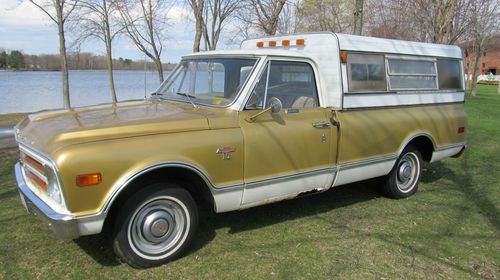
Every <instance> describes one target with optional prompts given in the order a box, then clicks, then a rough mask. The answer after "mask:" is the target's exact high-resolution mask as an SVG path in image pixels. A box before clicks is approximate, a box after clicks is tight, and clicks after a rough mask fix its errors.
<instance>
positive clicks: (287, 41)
mask: <svg viewBox="0 0 500 280" xmlns="http://www.w3.org/2000/svg"><path fill="white" fill-rule="evenodd" d="M281 45H282V46H290V40H282V41H281Z"/></svg>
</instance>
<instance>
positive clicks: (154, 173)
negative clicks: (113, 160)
mask: <svg viewBox="0 0 500 280" xmlns="http://www.w3.org/2000/svg"><path fill="white" fill-rule="evenodd" d="M167 180H169V181H175V182H176V183H178V184H179V185H180V186H181V187H183V188H185V189H186V190H187V191H188V192H189V193H190V194H191V196H192V197H193V199H194V200H195V202H196V204H197V205H198V207H199V208H201V209H203V210H207V209H208V210H209V211H210V209H211V210H212V211H213V210H214V209H215V202H214V199H213V196H212V194H211V192H210V189H209V186H208V185H207V183H206V182H205V180H203V178H202V177H201V176H200V175H199V174H197V173H196V172H194V171H192V170H189V169H186V168H182V167H163V168H158V169H154V170H151V171H149V172H146V173H144V174H141V175H140V176H138V177H137V178H134V179H133V181H132V182H130V183H129V184H128V185H127V186H126V187H125V189H123V190H122V191H120V193H119V194H118V197H116V199H115V200H114V201H113V202H112V205H111V208H110V210H109V211H108V214H107V216H106V220H105V224H104V226H105V227H107V228H109V226H112V225H111V224H112V223H111V222H112V221H114V220H115V217H116V214H117V213H118V212H119V209H120V207H121V206H122V205H123V204H124V203H125V201H126V200H127V199H128V198H129V197H130V196H132V195H134V194H135V193H136V192H138V191H139V190H141V189H143V188H144V187H146V186H148V185H150V184H151V183H153V182H158V181H167ZM105 230H106V229H105Z"/></svg>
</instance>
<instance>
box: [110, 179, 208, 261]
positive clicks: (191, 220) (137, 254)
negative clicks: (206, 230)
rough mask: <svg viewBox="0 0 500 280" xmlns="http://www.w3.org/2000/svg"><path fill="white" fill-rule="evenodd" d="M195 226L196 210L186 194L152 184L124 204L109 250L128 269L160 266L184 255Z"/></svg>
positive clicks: (176, 187)
mask: <svg viewBox="0 0 500 280" xmlns="http://www.w3.org/2000/svg"><path fill="white" fill-rule="evenodd" d="M197 224H198V211H197V207H196V204H195V202H194V200H193V198H192V197H191V195H190V194H189V192H188V191H186V190H185V189H183V188H180V187H179V186H178V185H177V184H171V183H168V184H165V183H156V184H152V185H150V186H148V187H146V188H145V189H143V190H141V191H139V192H138V193H136V194H134V195H133V196H132V197H130V198H129V199H128V200H127V201H126V202H125V203H124V205H123V208H122V209H121V211H120V214H119V215H118V217H117V220H116V223H115V227H114V231H113V249H114V251H115V253H116V254H117V256H118V257H119V258H120V260H122V261H124V262H126V263H127V264H129V265H130V266H133V267H152V266H157V265H161V264H164V263H167V262H169V261H171V260H174V259H176V258H178V257H180V256H181V255H182V254H183V253H184V252H185V250H186V249H187V248H188V246H189V243H190V242H191V240H192V237H193V235H194V233H195V231H196V227H197Z"/></svg>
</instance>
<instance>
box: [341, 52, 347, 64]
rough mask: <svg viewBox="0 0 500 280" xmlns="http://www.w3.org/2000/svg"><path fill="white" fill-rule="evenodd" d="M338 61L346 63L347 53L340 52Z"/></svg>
mask: <svg viewBox="0 0 500 280" xmlns="http://www.w3.org/2000/svg"><path fill="white" fill-rule="evenodd" d="M340 60H341V61H342V63H347V52H346V51H341V52H340Z"/></svg>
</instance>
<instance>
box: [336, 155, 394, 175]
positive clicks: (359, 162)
mask: <svg viewBox="0 0 500 280" xmlns="http://www.w3.org/2000/svg"><path fill="white" fill-rule="evenodd" d="M397 158H398V155H396V154H393V155H387V156H381V157H372V158H369V159H363V160H356V161H348V162H345V163H340V164H339V169H340V171H342V170H346V169H351V168H357V167H363V166H367V165H371V164H376V163H381V162H386V161H392V160H395V159H397Z"/></svg>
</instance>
